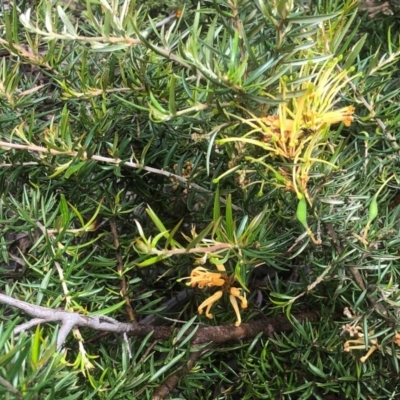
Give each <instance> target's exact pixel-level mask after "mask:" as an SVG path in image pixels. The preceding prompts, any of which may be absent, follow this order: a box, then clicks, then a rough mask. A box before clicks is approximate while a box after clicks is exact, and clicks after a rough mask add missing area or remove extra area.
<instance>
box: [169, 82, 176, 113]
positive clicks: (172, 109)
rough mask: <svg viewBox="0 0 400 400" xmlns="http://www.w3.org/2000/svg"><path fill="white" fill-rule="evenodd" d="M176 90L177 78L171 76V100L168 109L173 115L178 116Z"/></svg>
mask: <svg viewBox="0 0 400 400" xmlns="http://www.w3.org/2000/svg"><path fill="white" fill-rule="evenodd" d="M175 90H176V77H175V75H172V76H171V79H170V80H169V100H168V109H169V112H170V114H171V115H174V116H175V115H176V102H175Z"/></svg>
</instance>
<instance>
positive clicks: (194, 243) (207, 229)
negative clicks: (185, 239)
mask: <svg viewBox="0 0 400 400" xmlns="http://www.w3.org/2000/svg"><path fill="white" fill-rule="evenodd" d="M213 226H214V221H211V222H210V223H209V224H208V225H207V226H206V227H205V228H204V229H203V230H202V231H201V232H200V233H199V234H198V235H197V236H196V237H195V238H194V239H193V240H192V241H191V242H190V243H189V244H188V245H187V246H186V251H189V250H190V249H193V248H195V247H196V246H197V245H198V244H199V243H200V242H201V241H202V240H203V239H204V238H205V237H206V236H207V235H208V234H209V233H210V231H211V229H212V228H213Z"/></svg>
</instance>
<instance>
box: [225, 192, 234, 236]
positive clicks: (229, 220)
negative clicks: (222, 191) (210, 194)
mask: <svg viewBox="0 0 400 400" xmlns="http://www.w3.org/2000/svg"><path fill="white" fill-rule="evenodd" d="M225 207H226V208H225V223H226V234H227V236H228V239H229V240H230V241H232V242H234V241H235V235H234V222H233V213H232V196H231V195H230V194H229V195H228V198H227V199H226V206H225Z"/></svg>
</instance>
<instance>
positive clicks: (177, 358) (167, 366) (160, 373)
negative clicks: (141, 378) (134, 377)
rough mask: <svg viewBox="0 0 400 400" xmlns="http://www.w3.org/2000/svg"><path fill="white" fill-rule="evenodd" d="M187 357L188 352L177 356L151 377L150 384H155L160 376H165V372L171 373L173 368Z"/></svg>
mask: <svg viewBox="0 0 400 400" xmlns="http://www.w3.org/2000/svg"><path fill="white" fill-rule="evenodd" d="M185 355H186V351H182V353H180V354H178V355H177V356H175V357H174V358H173V359H172V360H171V361H170V362H169V363H168V364H167V365H164V366H163V367H161V368H160V369H159V370H158V371H157V372H156V373H155V374H154V375H153V376H151V377H150V379H149V383H151V382H154V381H155V380H156V379H157V378H158V377H159V376H161V375H162V374H164V373H165V372H171V371H170V370H171V368H172V367H173V366H174V365H175V364H176V363H177V362H178V361H179V360H180V359H181V358H182V357H184V356H185Z"/></svg>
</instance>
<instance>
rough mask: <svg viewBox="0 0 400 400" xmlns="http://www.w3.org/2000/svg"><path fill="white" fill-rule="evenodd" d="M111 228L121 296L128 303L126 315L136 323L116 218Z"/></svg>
mask: <svg viewBox="0 0 400 400" xmlns="http://www.w3.org/2000/svg"><path fill="white" fill-rule="evenodd" d="M110 226H111V234H112V236H113V241H114V247H115V257H116V258H117V271H118V275H119V276H120V277H121V296H122V297H123V298H124V300H125V303H126V305H125V309H126V313H127V314H128V317H129V321H131V322H133V321H135V319H136V318H135V313H134V311H133V308H132V305H131V301H130V299H129V296H128V294H127V291H128V285H127V283H126V276H125V274H124V262H123V260H122V255H121V248H120V244H119V239H118V232H117V224H116V223H115V219H114V218H111V219H110Z"/></svg>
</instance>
